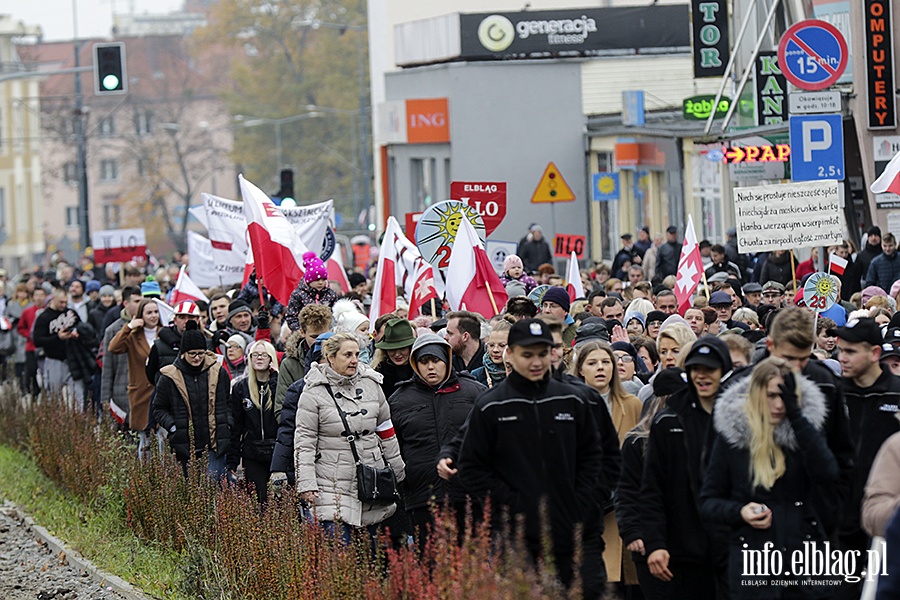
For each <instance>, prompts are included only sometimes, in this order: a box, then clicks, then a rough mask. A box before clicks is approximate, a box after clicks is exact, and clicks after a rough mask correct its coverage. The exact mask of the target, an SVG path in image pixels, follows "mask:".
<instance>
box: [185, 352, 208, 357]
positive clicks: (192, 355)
mask: <svg viewBox="0 0 900 600" xmlns="http://www.w3.org/2000/svg"><path fill="white" fill-rule="evenodd" d="M204 354H206V350H191V351H190V352H185V353H184V355H185V356H187V357H188V358H200V357H202V356H203V355H204Z"/></svg>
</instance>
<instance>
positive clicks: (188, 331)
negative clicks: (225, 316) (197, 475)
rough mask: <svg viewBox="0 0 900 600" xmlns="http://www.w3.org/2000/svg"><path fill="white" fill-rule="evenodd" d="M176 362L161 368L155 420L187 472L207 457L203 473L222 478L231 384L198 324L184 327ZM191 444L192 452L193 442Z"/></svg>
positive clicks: (230, 417)
mask: <svg viewBox="0 0 900 600" xmlns="http://www.w3.org/2000/svg"><path fill="white" fill-rule="evenodd" d="M178 349H179V354H178V358H176V359H175V362H174V363H172V364H171V365H167V366H165V367H163V368H161V369H160V371H159V380H158V381H157V382H156V393H155V394H154V396H153V404H152V407H153V416H154V417H155V419H156V422H157V423H158V424H159V427H160V428H162V429H163V430H164V431H166V432H167V434H168V441H169V446H170V447H171V448H172V451H173V452H174V453H175V458H177V459H178V461H179V462H180V463H181V464H182V466H183V467H184V469H185V473H187V470H186V469H187V463H188V461H190V460H192V459H195V458H200V457H201V456H206V457H207V459H208V466H207V473H208V474H209V475H210V476H212V477H215V478H216V479H222V478H224V477H225V475H226V472H227V471H226V467H227V464H226V461H227V457H228V450H229V448H230V447H231V423H232V414H231V402H230V398H229V396H230V392H231V384H230V382H229V380H228V374H227V373H226V372H225V369H223V368H222V365H221V363H220V362H219V360H218V357H217V356H216V354H215V353H214V352H211V351H210V350H207V339H206V336H205V335H204V334H203V333H202V332H201V331H200V330H199V329H198V327H197V324H196V322H194V321H189V322H188V323H187V324H186V325H185V330H184V334H183V335H182V336H181V342H180V343H179V344H178ZM192 442H193V447H191V443H192Z"/></svg>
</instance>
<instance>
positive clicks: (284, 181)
mask: <svg viewBox="0 0 900 600" xmlns="http://www.w3.org/2000/svg"><path fill="white" fill-rule="evenodd" d="M278 196H279V197H280V198H281V201H282V202H284V201H285V200H287V199H288V198H290V199H291V200H296V198H294V170H293V169H282V170H281V189H280V190H278Z"/></svg>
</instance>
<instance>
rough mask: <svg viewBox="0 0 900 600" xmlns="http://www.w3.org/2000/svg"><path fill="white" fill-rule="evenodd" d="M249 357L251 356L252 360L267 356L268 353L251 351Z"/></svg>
mask: <svg viewBox="0 0 900 600" xmlns="http://www.w3.org/2000/svg"><path fill="white" fill-rule="evenodd" d="M250 358H252V359H254V360H255V359H257V358H269V355H268V354H266V353H265V352H253V353H251V354H250Z"/></svg>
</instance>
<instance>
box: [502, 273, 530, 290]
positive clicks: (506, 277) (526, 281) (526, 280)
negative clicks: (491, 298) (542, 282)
mask: <svg viewBox="0 0 900 600" xmlns="http://www.w3.org/2000/svg"><path fill="white" fill-rule="evenodd" d="M512 281H518V282H520V283H522V285H524V286H525V293H526V294H530V293H531V290H533V289H534V288H536V287H537V281H535V280H534V277H532V276H531V275H528V274H527V273H522V275H520V276H519V278H518V279H516V278H515V277H512V276H511V275H510V274H509V273H507V272H506V271H504V272H503V273H501V274H500V283H502V284H503V287H506V286H508V285H509V284H510V282H512Z"/></svg>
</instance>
